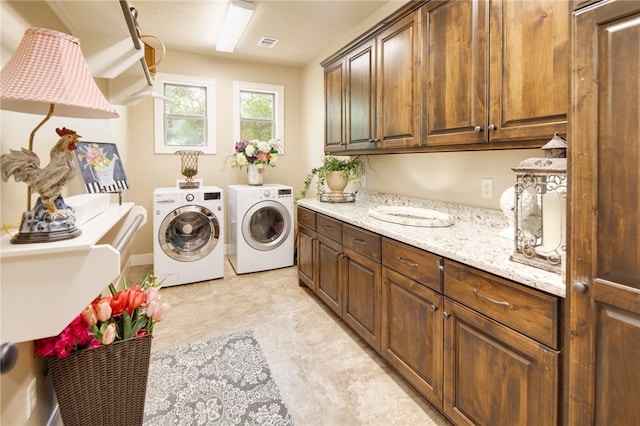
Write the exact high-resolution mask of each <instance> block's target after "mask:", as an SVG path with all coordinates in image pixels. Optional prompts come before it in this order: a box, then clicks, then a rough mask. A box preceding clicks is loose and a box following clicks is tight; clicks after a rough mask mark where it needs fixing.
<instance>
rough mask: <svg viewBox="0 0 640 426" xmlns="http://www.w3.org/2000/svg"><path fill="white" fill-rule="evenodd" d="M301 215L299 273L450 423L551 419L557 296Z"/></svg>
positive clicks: (555, 410)
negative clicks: (303, 220)
mask: <svg viewBox="0 0 640 426" xmlns="http://www.w3.org/2000/svg"><path fill="white" fill-rule="evenodd" d="M307 213H308V212H307ZM301 217H307V218H308V219H309V220H308V221H307V222H308V223H307V224H305V225H304V226H303V227H301V230H300V236H299V242H298V251H299V273H298V275H299V278H300V282H301V283H303V284H306V285H308V286H309V287H310V288H311V289H312V290H313V291H314V292H315V293H316V295H317V296H318V297H319V298H320V299H321V300H322V301H323V302H324V303H326V304H327V306H329V307H330V308H331V309H332V310H333V311H334V312H335V313H336V314H337V315H338V316H339V317H340V318H342V319H343V320H344V321H345V323H346V324H348V325H349V326H350V327H351V328H352V329H353V330H354V331H355V332H356V333H357V334H358V335H360V336H361V337H362V338H363V339H364V340H365V341H366V342H367V343H368V344H369V345H370V346H371V347H372V348H373V349H375V350H376V351H378V353H379V354H380V355H381V356H382V357H383V358H384V359H385V360H386V361H387V362H388V363H389V365H391V366H392V368H394V369H395V370H396V371H397V372H398V373H399V374H400V375H401V376H402V377H404V378H405V379H406V380H407V381H408V382H409V383H410V384H411V385H412V386H413V387H414V388H415V389H416V390H417V391H418V392H419V393H420V394H421V395H422V396H424V397H425V398H426V399H427V400H428V401H430V402H431V404H432V405H433V406H434V407H436V408H437V409H439V410H440V411H441V412H442V413H444V414H445V415H446V416H447V417H448V418H449V419H450V420H451V421H452V422H453V423H454V424H458V425H465V424H470V425H487V426H489V425H491V426H492V425H536V426H537V425H544V426H546V425H557V424H558V422H559V419H560V418H561V416H560V404H559V403H558V401H559V392H560V384H559V383H560V380H559V374H560V371H559V358H560V350H561V349H562V342H561V340H560V339H559V336H558V331H559V330H560V329H561V328H562V323H563V319H562V310H563V309H562V302H561V299H560V298H559V297H558V296H553V295H550V294H547V293H544V292H541V291H539V290H536V289H531V288H528V287H524V286H521V285H519V284H517V283H515V282H512V281H510V280H506V279H504V278H500V277H497V276H494V275H492V274H489V273H487V272H484V271H481V270H478V269H475V268H472V267H470V266H467V265H464V264H461V263H458V262H454V261H451V260H448V259H443V258H442V257H440V256H437V255H435V254H433V253H429V252H427V251H424V250H421V249H419V248H416V247H413V246H409V245H407V244H405V243H401V242H398V241H394V240H391V239H389V238H386V237H382V238H381V237H380V236H379V235H378V234H375V233H372V232H370V231H367V230H364V229H361V228H358V227H355V226H353V225H350V224H347V223H342V222H341V221H339V220H337V219H333V218H331V217H328V216H326V215H322V214H319V213H318V214H317V216H316V217H317V226H315V228H316V229H315V231H314V230H312V229H311V227H312V226H313V225H314V223H313V220H312V217H311V216H310V215H308V214H307V216H301ZM612 347H613V345H612Z"/></svg>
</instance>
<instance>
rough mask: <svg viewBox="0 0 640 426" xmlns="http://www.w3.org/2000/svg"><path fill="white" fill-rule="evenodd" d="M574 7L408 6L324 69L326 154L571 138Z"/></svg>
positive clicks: (548, 3)
mask: <svg viewBox="0 0 640 426" xmlns="http://www.w3.org/2000/svg"><path fill="white" fill-rule="evenodd" d="M572 8H573V5H572V3H571V2H568V1H555V0H455V1H454V0H449V1H431V2H409V3H408V4H407V5H405V6H404V7H403V8H401V9H400V10H399V11H398V12H396V13H395V14H394V15H393V16H391V17H389V19H387V20H385V21H383V22H381V23H380V24H379V25H378V26H377V27H375V28H374V29H372V30H371V31H369V32H368V33H367V34H365V35H363V36H361V37H360V38H358V39H356V40H354V42H353V44H351V45H350V46H347V47H345V48H344V49H342V50H341V51H339V52H337V53H336V54H335V55H333V56H332V57H331V58H329V59H327V60H326V61H324V62H323V63H322V65H323V66H324V67H325V93H326V94H327V99H326V109H327V114H326V116H325V120H326V129H327V134H326V137H325V139H326V142H325V151H327V152H340V151H347V152H349V153H353V154H362V153H367V154H374V153H394V152H424V151H461V150H475V149H504V148H531V147H540V146H542V145H543V144H544V143H546V142H547V141H548V140H549V139H551V137H553V134H554V133H560V134H562V135H565V134H566V132H567V112H568V108H569V102H568V99H569V13H570V11H571V9H572ZM338 64H340V67H341V68H340V71H341V74H340V80H339V81H340V83H341V86H340V87H341V89H342V91H341V92H339V93H340V96H338V91H337V90H336V87H338V85H337V84H336V83H337V81H338V77H337V75H336V74H335V73H336V72H337V66H338ZM338 106H340V108H341V109H340V113H339V114H338V113H337V111H338ZM338 129H341V130H338ZM340 131H341V132H340ZM338 134H339V135H340V136H339V137H338V136H337V135H338ZM338 141H339V142H338Z"/></svg>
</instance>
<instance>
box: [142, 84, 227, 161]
mask: <svg viewBox="0 0 640 426" xmlns="http://www.w3.org/2000/svg"><path fill="white" fill-rule="evenodd" d="M155 84H156V88H158V89H159V91H160V94H161V96H162V97H159V96H157V97H156V98H155V100H154V128H155V145H156V154H173V153H175V152H176V151H180V150H185V149H186V150H196V151H202V152H204V153H205V154H215V153H216V137H215V134H216V133H215V132H216V125H215V108H214V106H215V80H213V79H208V78H200V77H188V76H182V75H174V74H161V73H158V74H157V75H156V82H155ZM163 98H166V99H170V100H171V102H170V101H168V100H165V99H163Z"/></svg>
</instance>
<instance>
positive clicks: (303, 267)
mask: <svg viewBox="0 0 640 426" xmlns="http://www.w3.org/2000/svg"><path fill="white" fill-rule="evenodd" d="M315 241H316V232H315V231H313V230H309V229H306V228H304V227H300V228H299V232H298V279H299V280H300V282H301V283H302V284H304V285H306V286H307V287H309V288H310V289H311V290H315V288H316V282H315V278H316V277H315V276H316V274H315V258H314V256H315V249H314V247H315Z"/></svg>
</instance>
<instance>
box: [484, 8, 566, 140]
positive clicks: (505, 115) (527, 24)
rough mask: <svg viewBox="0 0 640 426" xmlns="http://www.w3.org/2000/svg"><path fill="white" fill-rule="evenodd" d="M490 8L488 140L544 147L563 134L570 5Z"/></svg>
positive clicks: (564, 127)
mask: <svg viewBox="0 0 640 426" xmlns="http://www.w3.org/2000/svg"><path fill="white" fill-rule="evenodd" d="M490 4H491V8H490V13H489V16H490V44H489V50H490V75H489V99H490V105H489V125H488V130H489V140H490V141H491V142H496V141H514V140H519V141H523V140H541V141H542V142H543V143H545V142H546V141H548V140H549V139H551V138H552V137H553V134H554V133H555V132H558V133H560V134H563V135H564V134H566V131H567V112H568V108H569V102H568V99H569V90H568V89H569V77H568V76H569V56H570V52H569V10H570V8H571V2H569V1H557V0H535V1H531V0H492V1H491V3H490Z"/></svg>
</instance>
